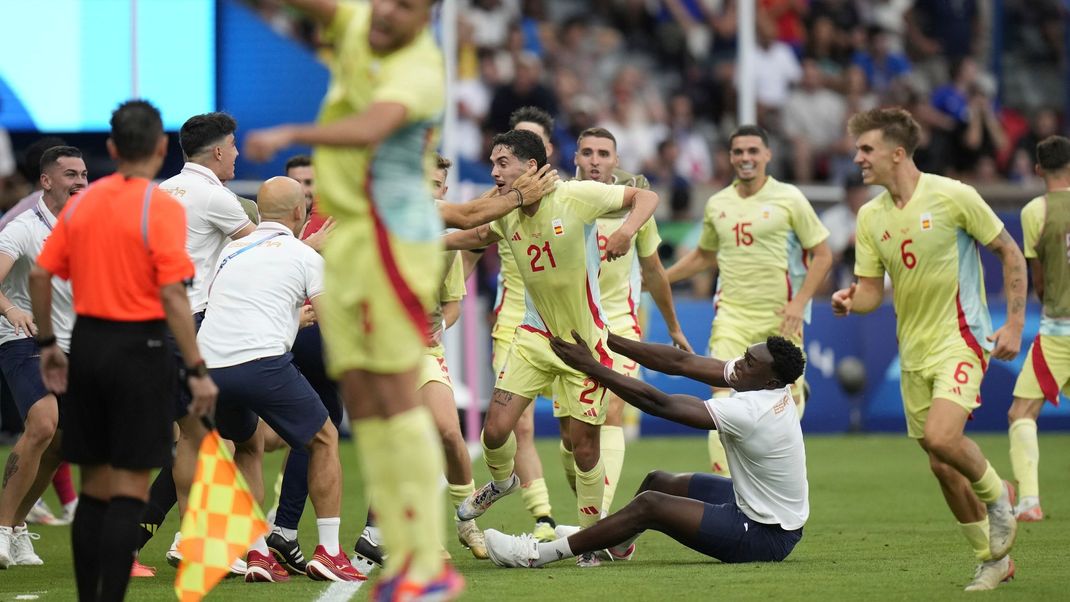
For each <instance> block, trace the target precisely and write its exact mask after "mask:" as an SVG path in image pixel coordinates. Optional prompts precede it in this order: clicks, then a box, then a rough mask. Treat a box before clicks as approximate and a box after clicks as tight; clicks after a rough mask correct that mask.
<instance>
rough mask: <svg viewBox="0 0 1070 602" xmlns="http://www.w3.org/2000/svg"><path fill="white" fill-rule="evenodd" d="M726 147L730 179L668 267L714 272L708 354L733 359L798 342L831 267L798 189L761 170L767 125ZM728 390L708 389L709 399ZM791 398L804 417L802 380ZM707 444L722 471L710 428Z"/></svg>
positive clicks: (674, 277) (748, 129)
mask: <svg viewBox="0 0 1070 602" xmlns="http://www.w3.org/2000/svg"><path fill="white" fill-rule="evenodd" d="M728 145H729V147H730V149H731V150H730V152H731V160H732V168H733V169H734V170H735V172H736V179H735V181H734V182H732V185H731V186H728V187H727V188H725V189H724V190H721V191H720V192H718V193H717V194H715V195H713V196H712V197H710V200H709V201H707V202H706V212H705V216H704V218H703V222H702V238H701V239H699V243H698V248H697V249H695V250H693V251H691V253H689V254H688V255H686V256H685V257H683V258H682V259H680V261H678V262H677V263H676V264H675V265H673V266H672V267H670V268H669V270H668V274H669V282H676V281H678V280H684V279H686V278H690V277H691V276H693V275H695V274H697V273H698V272H700V271H702V270H706V269H709V268H713V267H716V268H718V269H719V273H718V276H717V294H716V296H715V297H714V305H715V307H716V308H717V313H716V315H715V316H714V319H713V329H712V332H711V333H710V347H709V355H711V356H713V357H735V356H738V355H739V354H741V353H743V350H744V349H746V348H747V347H748V346H749V345H751V344H753V343H757V342H759V341H763V340H765V338H766V337H768V336H770V335H774V334H775V335H780V336H783V337H786V338H787V339H788V340H790V341H791V342H793V343H795V344H796V345H798V346H800V347H802V336H803V323H804V322H809V321H810V299H811V298H812V297H813V296H814V293H816V292H817V289H818V287H819V286H820V285H821V283H822V282H823V281H824V280H825V276H826V275H827V274H828V272H829V269H830V268H831V266H832V251H830V250H829V246H828V243H827V240H828V236H829V233H828V230H827V229H826V228H825V226H823V225H822V224H821V221H820V220H819V219H818V218H817V214H816V213H814V208H813V207H812V206H811V205H810V202H809V201H807V200H806V197H804V196H803V194H802V192H800V191H799V189H798V188H796V187H794V186H792V185H790V184H786V183H783V182H779V181H777V180H776V179H774V178H773V177H772V176H769V175H768V174H766V166H768V164H769V161H771V160H772V158H773V154H772V152H771V151H770V150H769V137H768V135H767V134H766V132H765V130H763V129H762V128H760V127H758V126H755V125H744V126H740V127H739V129H737V130H736V131H735V132H733V133H732V135H731V136H730V137H729V139H728ZM810 255H812V258H811V259H809V261H808V260H807V257H808V256H810ZM756 286H760V287H761V288H760V289H758V290H756V289H755V287H756ZM728 394H729V391H727V390H715V391H714V395H715V396H717V395H728ZM793 397H794V398H795V401H796V403H798V404H799V416H802V415H803V410H804V408H805V403H806V399H805V396H804V395H803V391H802V378H801V377H800V379H799V382H798V383H796V387H795V390H794V391H793ZM708 441H709V452H710V464H711V466H712V469H713V472H714V473H715V474H720V475H724V476H727V475H728V474H729V472H730V471H729V470H728V465H727V462H726V459H725V452H724V447H723V446H722V445H721V442H720V439H718V438H717V436H716V434H714V433H711V434H710V437H709V439H708Z"/></svg>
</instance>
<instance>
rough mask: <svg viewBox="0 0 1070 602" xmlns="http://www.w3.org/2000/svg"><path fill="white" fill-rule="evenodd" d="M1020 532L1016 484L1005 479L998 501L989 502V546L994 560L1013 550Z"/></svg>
mask: <svg viewBox="0 0 1070 602" xmlns="http://www.w3.org/2000/svg"><path fill="white" fill-rule="evenodd" d="M1017 534H1018V521H1017V519H1015V518H1014V486H1012V485H1011V484H1010V483H1009V482H1008V481H1003V491H1002V492H1000V494H999V498H998V499H996V501H994V502H992V503H991V504H988V547H989V550H990V551H991V553H992V560H999V559H1000V558H1003V557H1004V556H1006V555H1007V553H1008V552H1010V551H1011V546H1013V545H1014V538H1015V536H1016V535H1017Z"/></svg>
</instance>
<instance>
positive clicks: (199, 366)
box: [186, 359, 208, 378]
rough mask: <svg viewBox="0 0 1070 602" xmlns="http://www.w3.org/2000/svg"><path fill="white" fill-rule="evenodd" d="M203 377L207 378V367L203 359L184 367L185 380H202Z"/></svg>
mask: <svg viewBox="0 0 1070 602" xmlns="http://www.w3.org/2000/svg"><path fill="white" fill-rule="evenodd" d="M205 376H208V365H207V364H205V363H204V360H203V359H202V360H201V361H199V362H197V363H196V364H193V365H192V366H186V378H190V377H197V378H204V377H205Z"/></svg>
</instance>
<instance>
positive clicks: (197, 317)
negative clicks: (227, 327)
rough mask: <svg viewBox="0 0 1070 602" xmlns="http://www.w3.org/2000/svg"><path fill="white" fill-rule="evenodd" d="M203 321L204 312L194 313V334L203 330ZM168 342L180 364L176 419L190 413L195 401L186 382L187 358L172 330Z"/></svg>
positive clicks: (176, 360)
mask: <svg viewBox="0 0 1070 602" xmlns="http://www.w3.org/2000/svg"><path fill="white" fill-rule="evenodd" d="M201 322H204V312H203V311H199V312H197V313H195V314H193V334H194V335H196V334H197V333H198V332H200V331H201ZM167 344H168V345H170V346H171V351H172V352H174V354H175V362H177V364H178V387H177V388H176V389H175V390H176V394H175V420H178V419H179V418H182V417H184V416H185V415H186V414H189V404H190V402H192V401H193V395H192V394H191V393H190V392H189V385H188V384H187V383H186V360H184V359H182V352H181V351H179V350H178V342H177V341H175V335H173V334H171V331H170V330H168V331H167Z"/></svg>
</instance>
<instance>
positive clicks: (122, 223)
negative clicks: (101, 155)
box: [37, 173, 193, 322]
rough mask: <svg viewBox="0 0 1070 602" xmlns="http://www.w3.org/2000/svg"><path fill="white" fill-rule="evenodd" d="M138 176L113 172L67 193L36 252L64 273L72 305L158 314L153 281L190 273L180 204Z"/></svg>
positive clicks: (158, 283)
mask: <svg viewBox="0 0 1070 602" xmlns="http://www.w3.org/2000/svg"><path fill="white" fill-rule="evenodd" d="M149 185H150V182H149V181H148V180H145V179H143V178H127V177H126V176H123V175H121V174H118V173H116V174H113V175H110V176H108V177H105V178H101V179H100V180H97V181H96V182H94V183H93V185H91V186H90V187H88V188H86V189H85V191H83V192H82V193H81V194H79V195H76V196H74V197H72V198H71V199H70V200H69V201H68V202H67V206H66V207H64V209H63V211H61V212H60V214H59V217H57V218H56V226H55V228H54V229H53V230H52V234H51V235H50V236H49V237H48V239H47V240H46V241H45V245H44V248H42V249H41V253H40V255H38V256H37V263H38V265H40V266H41V267H42V268H44V269H46V270H48V271H49V272H51V273H53V274H55V275H56V276H59V277H60V278H63V279H64V280H70V282H71V290H72V292H73V294H74V312H75V313H76V314H78V315H79V316H89V317H93V318H100V319H104V320H113V321H118V322H141V321H147V320H159V319H163V318H164V317H165V316H164V310H163V303H162V301H161V300H160V287H162V286H164V285H167V284H173V283H175V282H182V281H183V280H189V279H191V278H193V262H192V261H190V258H189V254H188V253H186V211H185V209H183V208H182V205H180V204H179V202H178V201H176V200H175V199H174V198H172V197H171V195H169V194H167V193H166V192H164V191H162V190H160V189H158V188H156V187H155V186H152V188H151V194H150V193H149V191H150V188H149Z"/></svg>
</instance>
